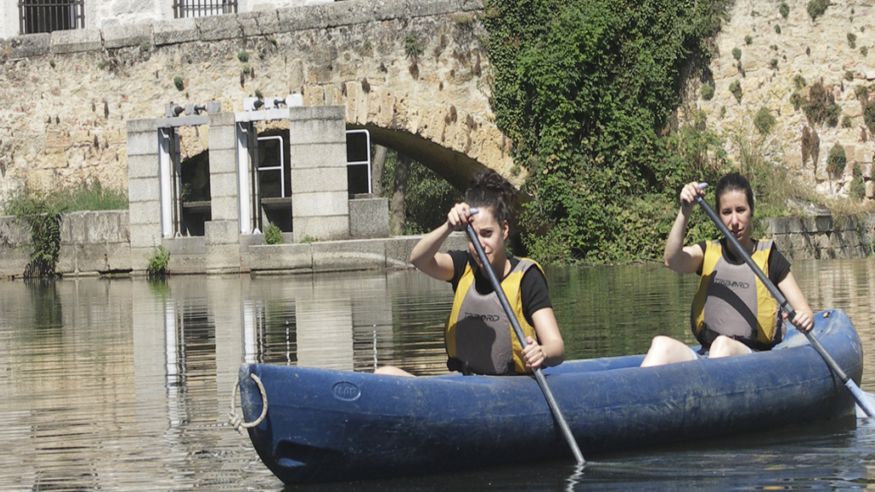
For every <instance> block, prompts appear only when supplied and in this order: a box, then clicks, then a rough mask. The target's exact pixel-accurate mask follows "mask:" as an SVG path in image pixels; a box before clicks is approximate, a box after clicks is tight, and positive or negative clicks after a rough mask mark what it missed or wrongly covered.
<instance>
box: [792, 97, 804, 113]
mask: <svg viewBox="0 0 875 492" xmlns="http://www.w3.org/2000/svg"><path fill="white" fill-rule="evenodd" d="M790 104H792V105H793V109H795V110H797V111H798V110H799V107H800V106H802V96H800V95H799V93H798V92H794V93H793V94H790Z"/></svg>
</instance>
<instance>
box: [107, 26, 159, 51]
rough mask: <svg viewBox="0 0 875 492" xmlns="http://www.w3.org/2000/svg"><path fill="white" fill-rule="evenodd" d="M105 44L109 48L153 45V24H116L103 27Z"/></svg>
mask: <svg viewBox="0 0 875 492" xmlns="http://www.w3.org/2000/svg"><path fill="white" fill-rule="evenodd" d="M103 45H104V47H106V48H107V49H113V48H122V47H125V46H142V45H146V46H150V47H151V45H152V24H115V25H110V26H107V27H104V28H103Z"/></svg>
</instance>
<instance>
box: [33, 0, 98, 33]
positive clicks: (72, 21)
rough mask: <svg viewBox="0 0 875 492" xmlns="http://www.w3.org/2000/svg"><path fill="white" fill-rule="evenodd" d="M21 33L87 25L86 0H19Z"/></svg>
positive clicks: (76, 27) (60, 29)
mask: <svg viewBox="0 0 875 492" xmlns="http://www.w3.org/2000/svg"><path fill="white" fill-rule="evenodd" d="M18 17H19V20H20V28H21V34H33V33H37V32H52V31H62V30H65V29H81V28H83V27H85V0H19V1H18Z"/></svg>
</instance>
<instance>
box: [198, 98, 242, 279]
mask: <svg viewBox="0 0 875 492" xmlns="http://www.w3.org/2000/svg"><path fill="white" fill-rule="evenodd" d="M209 118H210V129H209V132H210V137H209V152H210V209H211V214H212V220H210V221H208V222H207V223H206V224H205V225H204V236H205V240H206V247H207V256H206V271H207V273H221V272H237V271H239V270H240V232H239V231H240V219H239V207H238V204H237V134H236V123H235V122H234V113H214V114H211V115H209Z"/></svg>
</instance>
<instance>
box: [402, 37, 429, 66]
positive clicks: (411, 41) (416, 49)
mask: <svg viewBox="0 0 875 492" xmlns="http://www.w3.org/2000/svg"><path fill="white" fill-rule="evenodd" d="M423 51H424V48H423V47H422V42H421V41H420V40H419V38H418V37H417V36H416V35H415V34H408V35H407V36H405V37H404V53H405V54H406V55H407V57H408V58H413V59H414V60H415V59H417V58H419V55H421V54H422V52H423Z"/></svg>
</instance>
